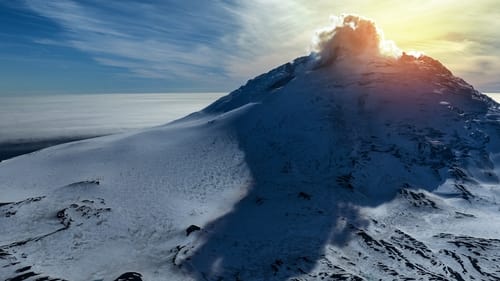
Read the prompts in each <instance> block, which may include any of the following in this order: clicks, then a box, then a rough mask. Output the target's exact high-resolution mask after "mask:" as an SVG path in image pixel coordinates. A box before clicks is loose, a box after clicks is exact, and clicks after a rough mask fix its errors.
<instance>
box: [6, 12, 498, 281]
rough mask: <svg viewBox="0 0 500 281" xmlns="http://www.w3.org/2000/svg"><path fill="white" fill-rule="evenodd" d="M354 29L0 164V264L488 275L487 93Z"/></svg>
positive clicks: (492, 275) (492, 203) (24, 268)
mask: <svg viewBox="0 0 500 281" xmlns="http://www.w3.org/2000/svg"><path fill="white" fill-rule="evenodd" d="M349 22H355V24H356V25H358V24H361V23H362V21H360V20H356V19H354V18H349V21H348V23H349ZM350 25H351V24H350V23H349V24H348V26H350ZM348 28H351V27H348ZM362 30H365V31H366V32H368V33H373V32H375V31H376V29H370V28H366V29H362ZM350 32H351V31H349V30H348V31H346V32H345V34H350ZM330 35H331V34H330ZM330 35H328V34H327V36H326V37H325V38H326V39H325V40H326V41H325V42H327V43H328V44H324V46H331V47H338V46H342V47H343V48H345V46H347V45H349V44H347V45H346V44H340V45H339V44H337V43H339V42H336V41H335V39H334V38H333V37H329V36H330ZM332 36H333V35H332ZM346 36H347V35H346ZM369 38H372V39H373V40H376V39H377V38H378V37H377V36H371V37H369ZM373 40H372V41H373ZM330 43H331V44H330ZM334 43H335V44H334ZM372 43H373V42H372ZM369 46H371V47H369V48H368V51H367V50H365V49H363V51H360V52H344V51H338V50H337V51H336V50H335V49H333V50H330V51H331V52H330V51H329V52H320V53H317V54H312V55H310V56H308V57H303V58H299V59H297V60H295V61H294V62H292V63H288V64H285V65H283V66H280V67H278V68H276V69H274V70H272V71H270V72H268V73H266V74H263V75H261V76H258V77H256V78H255V79H252V80H250V81H249V82H248V83H247V84H246V85H245V86H242V87H241V88H239V89H237V90H236V91H234V92H232V93H230V94H229V95H228V96H226V97H224V98H222V99H220V100H218V101H217V102H215V103H214V104H212V105H210V106H209V107H207V108H206V109H204V110H202V111H200V112H198V113H195V114H192V115H190V116H188V117H186V118H184V119H182V120H179V121H177V122H174V123H171V124H168V125H166V126H163V127H157V128H152V129H149V130H145V131H142V132H138V133H135V134H128V135H119V136H110V137H105V138H100V139H95V140H88V141H82V142H78V143H72V144H67V145H63V146H58V147H54V148H51V149H48V150H45V151H41V152H39V153H37V154H34V155H28V156H24V157H20V158H16V159H13V160H9V161H7V162H3V163H1V164H0V182H2V184H4V190H3V191H4V193H3V195H2V196H4V197H1V198H0V199H2V200H3V203H4V204H0V226H3V227H0V263H1V264H0V266H1V267H0V277H5V279H7V278H14V279H12V280H24V279H27V278H28V279H27V280H36V278H37V277H39V278H45V279H49V276H50V278H56V277H57V278H61V279H67V280H75V281H78V280H119V279H120V278H121V279H124V278H135V280H141V279H142V280H164V279H165V278H169V280H498V279H499V278H500V267H499V265H498V260H499V259H500V257H499V254H498V253H500V242H499V240H498V239H499V238H500V227H499V225H500V218H499V217H498V210H499V207H500V206H499V205H498V204H499V203H498V202H500V193H499V191H498V184H499V179H498V175H499V170H498V165H499V164H500V158H499V152H500V125H499V122H498V121H499V118H500V114H499V109H498V105H497V104H496V103H495V102H493V101H492V100H490V99H489V98H487V97H486V96H484V95H482V94H480V93H479V92H477V91H476V90H474V88H473V87H472V86H471V85H469V84H467V83H466V82H465V81H463V80H462V79H460V78H457V77H455V76H453V75H452V73H451V72H450V71H449V70H447V69H446V68H445V67H444V66H443V65H442V64H440V63H439V62H438V61H436V60H434V59H432V58H429V57H426V56H421V57H419V58H415V57H413V56H408V55H405V54H403V55H402V56H400V57H396V58H395V57H385V56H379V55H373V54H374V52H372V51H373V50H374V49H375V50H378V48H379V47H378V46H377V44H375V45H373V44H372V45H369ZM370 50H372V51H370ZM326 54H327V55H328V56H327V57H325V55H326ZM367 54H369V55H367ZM24 171H29V172H30V174H29V176H26V175H25V173H24ZM34 218H36V219H34ZM7 229H8V230H7ZM16 278H17V279H16ZM29 278H31V279H29ZM117 278H118V279H117Z"/></svg>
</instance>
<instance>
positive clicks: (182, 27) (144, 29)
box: [26, 0, 500, 90]
mask: <svg viewBox="0 0 500 281" xmlns="http://www.w3.org/2000/svg"><path fill="white" fill-rule="evenodd" d="M26 6H27V7H29V8H30V9H31V10H32V11H34V12H36V13H37V14H39V15H41V16H43V17H46V18H49V19H51V20H53V21H54V22H56V23H57V24H58V25H60V26H61V27H62V30H63V32H62V34H61V35H60V38H59V40H54V39H50V40H49V39H46V38H38V40H37V42H38V43H42V44H63V45H65V46H68V47H71V48H75V49H78V50H80V51H82V52H85V53H87V54H89V55H90V56H91V57H92V58H93V59H94V60H95V61H96V62H98V63H99V64H102V65H107V66H112V67H118V68H121V69H127V70H128V71H129V72H130V73H131V74H132V75H135V76H139V77H147V78H153V79H165V80H177V81H184V83H185V84H186V85H190V84H193V83H196V84H198V85H204V86H206V87H207V88H210V87H217V85H224V86H223V87H225V88H228V89H230V88H232V87H233V86H236V85H238V84H239V83H242V82H244V80H246V79H248V78H251V77H253V76H254V75H257V74H259V73H261V72H263V71H266V70H268V69H269V68H271V67H273V66H275V65H279V64H282V63H284V62H286V61H289V60H292V59H294V58H295V57H297V56H301V55H304V54H307V52H308V47H309V46H310V40H311V38H312V37H313V35H314V31H315V30H317V29H318V28H320V27H322V26H325V25H327V24H329V21H328V18H329V16H330V15H332V14H336V15H339V14H341V13H355V14H360V15H364V16H366V17H369V18H372V19H373V20H375V21H376V22H377V24H378V26H380V27H382V28H383V29H384V31H385V34H386V38H388V39H392V40H394V41H396V43H397V44H398V46H400V47H401V48H402V49H404V50H411V49H417V50H420V51H423V52H425V53H427V54H429V55H431V56H433V57H435V58H437V59H439V60H441V61H443V62H444V63H445V64H446V65H447V66H449V67H450V68H451V69H452V70H453V71H454V72H455V73H456V74H458V75H460V76H464V78H466V79H467V80H469V81H470V82H472V83H473V84H475V85H478V86H479V87H480V88H482V89H485V90H492V89H493V88H495V87H499V88H500V83H499V82H498V77H500V75H499V74H500V70H499V69H498V66H499V65H500V51H499V50H500V42H499V41H498V40H497V39H496V38H498V37H499V36H498V35H499V34H498V30H500V23H498V21H497V20H496V19H497V18H498V17H499V16H500V8H499V6H498V5H497V4H496V1H495V0H478V1H476V2H474V3H472V2H460V3H457V2H456V1H451V0H445V1H439V2H436V1H407V2H404V3H402V2H401V1H395V0H386V1H378V2H377V3H376V4H371V3H368V2H367V1H362V0H360V1H335V2H332V1H327V0H318V1H314V2H312V3H311V1H307V0H290V1H286V2H285V1H278V0H255V1H232V0H219V1H196V2H193V1H189V2H188V1H152V2H147V3H144V2H143V1H119V2H117V1H113V2H102V1H85V2H78V1H75V0H67V1H54V0H26ZM464 10H467V11H468V13H466V14H465V13H463V12H462V11H464ZM485 62H487V63H485Z"/></svg>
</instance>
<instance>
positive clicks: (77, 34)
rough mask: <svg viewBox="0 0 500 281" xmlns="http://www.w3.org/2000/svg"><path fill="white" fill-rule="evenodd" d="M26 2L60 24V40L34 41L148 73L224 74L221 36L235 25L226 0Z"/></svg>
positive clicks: (202, 76) (150, 75)
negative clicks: (214, 0)
mask: <svg viewBox="0 0 500 281" xmlns="http://www.w3.org/2000/svg"><path fill="white" fill-rule="evenodd" d="M26 5H27V7H29V8H30V9H31V10H33V11H34V12H36V13H37V14H39V15H41V16H43V17H46V18H49V19H51V20H53V21H54V22H56V23H57V24H59V25H60V26H61V28H62V30H63V32H62V34H61V35H60V40H54V39H47V38H37V39H36V40H35V42H36V43H39V44H49V45H59V46H66V47H71V48H76V49H78V50H80V51H83V52H85V53H87V54H89V55H90V56H91V57H92V58H93V59H94V60H95V61H97V62H98V63H101V64H103V65H108V66H113V67H120V68H125V69H128V70H129V71H130V72H131V73H132V74H134V75H137V76H142V77H146V78H163V79H198V80H197V82H198V83H201V82H205V83H209V84H210V83H212V82H213V79H214V76H217V77H219V79H220V80H222V79H226V80H227V77H225V76H227V75H226V72H225V70H224V69H223V68H221V67H220V65H221V63H220V62H221V61H222V60H223V59H224V57H225V56H226V55H227V53H228V49H229V48H232V47H231V46H225V45H223V44H221V42H222V41H224V40H226V39H224V38H225V37H226V36H227V34H231V33H233V32H234V29H235V26H232V25H231V24H230V23H231V21H232V20H230V19H228V18H229V17H231V13H230V12H229V11H228V10H227V8H229V4H225V3H223V2H220V3H218V7H212V8H211V7H210V6H209V5H207V4H204V3H197V4H196V7H189V5H178V4H176V3H175V1H171V2H170V3H169V2H161V3H156V4H145V3H142V2H129V1H123V2H113V3H112V4H106V3H105V4H102V3H99V2H97V1H96V2H85V3H80V2H76V1H70V0H68V1H52V0H47V1H39V0H28V1H26ZM205 6H206V7H205ZM194 11H199V12H198V13H197V12H194ZM200 80H201V81H200Z"/></svg>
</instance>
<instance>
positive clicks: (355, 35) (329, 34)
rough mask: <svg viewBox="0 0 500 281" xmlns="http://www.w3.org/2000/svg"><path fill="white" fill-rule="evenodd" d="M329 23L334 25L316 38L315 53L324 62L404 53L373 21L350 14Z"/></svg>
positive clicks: (314, 42)
mask: <svg viewBox="0 0 500 281" xmlns="http://www.w3.org/2000/svg"><path fill="white" fill-rule="evenodd" d="M330 19H331V21H332V25H330V26H328V27H325V28H323V29H320V30H318V31H317V32H316V34H315V36H314V38H313V51H314V52H316V53H318V54H319V56H320V57H321V60H322V61H323V62H328V61H330V60H332V59H335V58H337V57H343V56H347V57H352V56H356V57H357V56H369V57H381V56H383V57H391V58H398V57H400V56H401V54H402V51H401V50H400V49H399V48H398V47H397V46H396V44H395V43H394V42H393V41H389V40H386V39H385V38H384V34H383V32H382V30H381V29H379V28H378V27H377V26H376V24H375V22H374V21H372V20H370V19H368V18H365V17H362V16H358V15H351V14H346V15H341V16H331V17H330Z"/></svg>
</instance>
